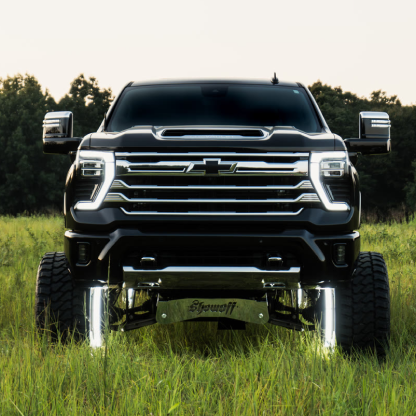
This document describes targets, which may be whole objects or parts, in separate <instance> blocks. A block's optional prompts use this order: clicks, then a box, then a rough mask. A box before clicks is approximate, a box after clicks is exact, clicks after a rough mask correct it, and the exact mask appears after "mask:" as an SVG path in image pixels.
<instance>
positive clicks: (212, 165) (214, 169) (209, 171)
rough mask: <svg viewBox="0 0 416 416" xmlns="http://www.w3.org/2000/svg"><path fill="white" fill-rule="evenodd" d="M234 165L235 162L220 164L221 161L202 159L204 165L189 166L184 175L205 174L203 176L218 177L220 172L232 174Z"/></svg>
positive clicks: (194, 164)
mask: <svg viewBox="0 0 416 416" xmlns="http://www.w3.org/2000/svg"><path fill="white" fill-rule="evenodd" d="M236 165H237V163H236V162H234V163H232V162H228V163H227V162H221V159H204V163H193V164H191V165H190V166H189V168H188V169H187V170H186V173H202V172H205V175H220V174H221V173H222V172H226V173H231V172H233V171H234V169H235V167H236Z"/></svg>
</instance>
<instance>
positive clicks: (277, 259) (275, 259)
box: [267, 257, 282, 263]
mask: <svg viewBox="0 0 416 416" xmlns="http://www.w3.org/2000/svg"><path fill="white" fill-rule="evenodd" d="M267 261H269V262H272V263H281V262H282V258H281V257H269V258H268V259H267Z"/></svg>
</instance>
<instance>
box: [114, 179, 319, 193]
mask: <svg viewBox="0 0 416 416" xmlns="http://www.w3.org/2000/svg"><path fill="white" fill-rule="evenodd" d="M111 189H131V190H134V189H136V190H139V189H145V190H156V191H157V190H159V189H168V190H176V189H181V190H204V189H207V190H222V189H223V190H233V191H236V190H240V189H241V190H250V191H252V190H254V191H257V190H258V191H274V190H296V189H313V186H312V183H311V182H310V181H301V182H299V183H298V184H297V185H264V186H254V185H253V186H245V185H244V186H240V185H182V186H176V185H127V184H126V183H125V182H124V181H122V180H119V179H116V180H114V182H113V184H112V185H111Z"/></svg>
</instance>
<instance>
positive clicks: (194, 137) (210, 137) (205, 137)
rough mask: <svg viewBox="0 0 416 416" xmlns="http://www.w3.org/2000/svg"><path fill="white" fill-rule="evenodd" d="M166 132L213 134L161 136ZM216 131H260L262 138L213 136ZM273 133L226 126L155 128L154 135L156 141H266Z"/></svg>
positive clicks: (251, 128)
mask: <svg viewBox="0 0 416 416" xmlns="http://www.w3.org/2000/svg"><path fill="white" fill-rule="evenodd" d="M166 130H212V132H213V134H212V135H211V134H207V135H201V136H200V135H186V136H179V137H176V136H174V137H172V136H163V133H164V132H165V131H166ZM218 130H222V131H224V130H230V131H238V130H251V131H253V132H254V131H261V132H262V134H263V135H262V136H238V135H235V134H230V135H226V134H215V131H218ZM272 133H273V129H272V128H270V129H265V128H264V127H263V128H262V127H253V126H250V127H245V126H238V127H226V126H172V127H169V126H163V127H155V128H154V134H155V136H156V138H157V139H159V140H229V139H235V140H266V139H268V138H269V137H270V135H271V134H272Z"/></svg>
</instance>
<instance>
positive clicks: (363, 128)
mask: <svg viewBox="0 0 416 416" xmlns="http://www.w3.org/2000/svg"><path fill="white" fill-rule="evenodd" d="M390 126H391V123H390V118H389V115H388V114H387V113H383V112H376V111H363V112H361V113H360V116H359V137H360V138H359V139H346V140H345V145H346V146H347V149H348V151H349V152H356V153H361V154H363V155H380V154H385V153H390V151H391V140H390Z"/></svg>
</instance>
